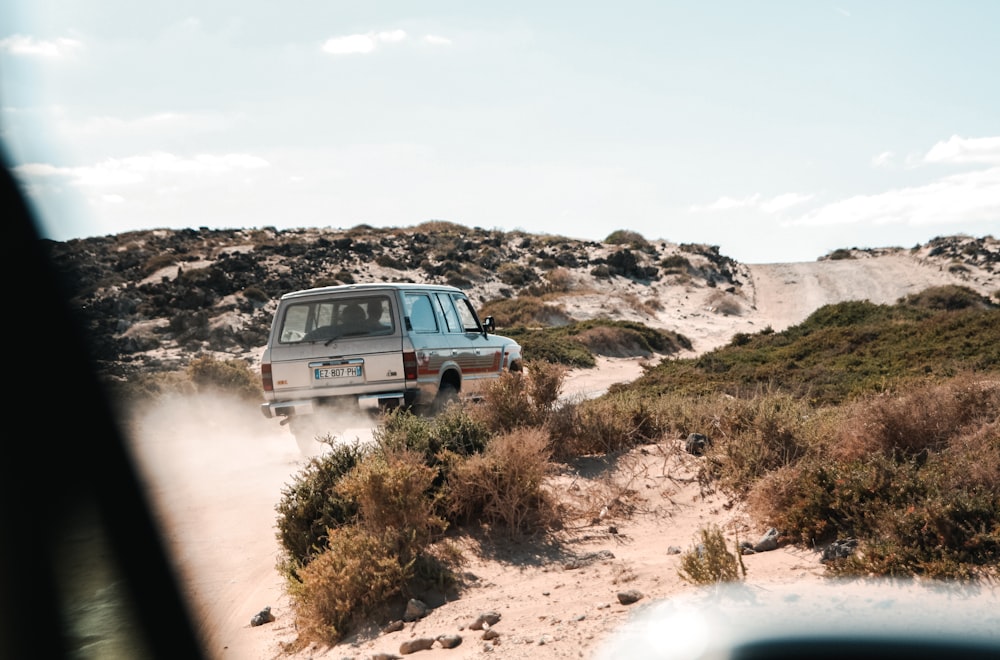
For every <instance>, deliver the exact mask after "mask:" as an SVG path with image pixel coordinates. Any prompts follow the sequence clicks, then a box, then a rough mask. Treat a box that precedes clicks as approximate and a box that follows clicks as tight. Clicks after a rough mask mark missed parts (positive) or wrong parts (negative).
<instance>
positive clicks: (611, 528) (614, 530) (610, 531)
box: [608, 525, 618, 536]
mask: <svg viewBox="0 0 1000 660" xmlns="http://www.w3.org/2000/svg"><path fill="white" fill-rule="evenodd" d="M608 534H613V535H615V536H617V535H618V528H617V527H615V526H614V525H610V526H609V527H608Z"/></svg>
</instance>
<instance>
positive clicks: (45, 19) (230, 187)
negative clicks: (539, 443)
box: [0, 0, 1000, 263]
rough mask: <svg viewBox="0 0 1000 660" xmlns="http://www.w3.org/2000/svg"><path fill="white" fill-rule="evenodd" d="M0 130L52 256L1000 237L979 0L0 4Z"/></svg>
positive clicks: (994, 62)
mask: <svg viewBox="0 0 1000 660" xmlns="http://www.w3.org/2000/svg"><path fill="white" fill-rule="evenodd" d="M0 21H2V23H0V76H2V78H0V94H2V96H0V103H2V115H0V119H2V129H0V130H2V138H3V142H4V145H5V148H6V151H7V158H8V162H9V164H10V165H11V166H12V168H13V171H14V173H15V176H16V177H17V178H18V180H19V181H20V182H21V183H22V185H23V186H24V188H25V190H26V191H27V193H28V195H29V199H30V200H31V202H32V204H33V205H34V207H35V208H36V209H37V210H38V212H39V215H40V217H41V219H42V222H43V225H44V231H45V233H46V234H47V235H49V236H50V237H52V238H55V239H58V240H65V239H68V238H73V237H83V236H94V235H103V234H109V233H118V232H121V231H127V230H131V229H145V228H155V227H175V228H176V227H200V226H208V227H214V228H235V227H262V226H275V227H279V228H288V227H304V226H319V227H344V228H347V227H351V226H354V225H357V224H361V223H368V224H371V225H375V226H397V227H402V226H411V225H415V224H418V223H421V222H424V221H426V220H430V219H443V220H449V221H452V222H457V223H460V224H463V225H467V226H470V227H473V226H474V227H483V228H499V229H505V230H512V229H523V230H526V231H530V232H539V233H548V234H560V235H565V236H569V237H573V238H584V239H601V238H604V237H605V236H607V235H608V234H609V233H611V232H612V231H614V230H615V229H632V230H635V231H638V232H640V233H642V234H643V235H644V236H646V237H647V238H650V239H665V240H668V241H672V242H678V243H679V242H697V243H709V244H713V245H718V246H720V249H721V251H722V253H723V254H725V255H728V256H731V257H733V258H735V259H737V260H740V261H744V262H750V263H754V262H769V261H809V260H813V259H815V258H817V257H819V256H821V255H823V254H826V253H828V252H829V251H831V250H833V249H836V248H839V247H855V246H857V247H881V246H903V247H910V246H912V245H914V244H916V243H922V242H926V241H927V240H930V239H931V238H933V237H935V236H939V235H945V234H956V233H964V234H971V235H974V236H983V235H986V234H992V235H994V236H1000V82H998V81H1000V36H998V35H1000V2H994V1H992V0H982V1H976V2H973V1H965V2H962V1H958V2H914V1H896V2H879V1H866V2H849V1H839V0H837V1H834V2H812V1H786V2H736V1H730V2H722V1H715V2H712V1H706V2H669V1H661V2H635V1H630V0H624V1H620V2H615V3H609V2H608V3H589V2H548V3H546V2H538V1H535V2H520V1H511V2H505V3H473V2H468V1H464V2H463V1H458V0H456V1H453V2H434V1H429V2H412V1H410V2H403V1H396V2H373V1H359V0H355V1H353V2H340V1H334V0H323V1H321V0H289V1H288V2H283V3H278V2H273V1H270V0H268V1H263V0H241V1H240V2H236V1H231V0H226V1H222V2H218V1H215V2H213V1H211V0H205V1H198V2H193V1H190V0H171V2H162V3H152V2H132V1H127V0H77V1H74V2H67V1H66V0H13V1H12V2H7V3H5V4H4V8H3V9H0Z"/></svg>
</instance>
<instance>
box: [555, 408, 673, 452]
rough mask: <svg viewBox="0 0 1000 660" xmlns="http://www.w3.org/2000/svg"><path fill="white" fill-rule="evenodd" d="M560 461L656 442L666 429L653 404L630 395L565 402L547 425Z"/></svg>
mask: <svg viewBox="0 0 1000 660" xmlns="http://www.w3.org/2000/svg"><path fill="white" fill-rule="evenodd" d="M547 427H548V429H549V433H550V434H551V436H552V443H553V447H554V448H555V452H556V455H557V456H558V457H559V458H560V459H565V458H572V457H576V456H589V455H594V454H608V453H612V452H616V451H621V450H624V449H629V448H631V447H635V446H636V445H640V444H649V443H655V442H657V441H658V440H659V439H660V438H661V437H662V435H663V433H664V431H665V429H666V428H667V425H666V421H665V420H664V419H662V418H661V417H660V415H659V414H658V409H657V407H656V406H655V404H654V402H651V401H649V400H648V399H646V398H644V397H642V396H640V395H638V394H635V393H631V392H613V393H609V394H607V395H605V396H603V397H600V398H598V399H589V400H586V401H581V402H578V403H577V402H569V403H566V404H564V405H562V406H559V407H558V408H556V409H554V410H553V411H552V414H551V415H550V416H549V420H548V423H547Z"/></svg>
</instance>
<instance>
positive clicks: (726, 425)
mask: <svg viewBox="0 0 1000 660" xmlns="http://www.w3.org/2000/svg"><path fill="white" fill-rule="evenodd" d="M813 419H815V418H813V410H812V409H811V408H810V407H809V406H808V405H807V404H806V403H804V402H803V401H802V400H801V399H798V398H796V397H793V396H791V395H788V394H780V393H761V394H758V395H756V396H754V397H751V398H749V399H735V398H730V399H724V400H723V402H722V407H721V409H720V410H719V412H718V414H717V415H716V416H715V417H714V418H713V420H712V429H711V431H710V432H709V433H706V435H707V436H708V437H709V439H710V440H711V444H710V448H709V450H708V452H707V455H708V457H709V459H710V463H711V465H712V468H711V471H712V476H713V477H715V478H716V479H718V480H719V482H720V485H721V486H722V487H723V488H725V489H726V490H727V491H729V492H732V493H744V494H745V493H746V492H747V491H748V490H749V489H750V488H751V487H752V486H753V485H754V483H755V482H756V481H757V480H758V479H760V478H761V477H763V476H764V475H766V474H767V473H769V472H772V471H774V470H777V469H779V468H781V467H783V466H785V465H789V464H792V463H794V462H795V461H797V460H798V459H799V458H801V457H802V456H803V455H805V453H806V452H807V450H808V449H809V446H810V442H809V438H810V437H811V436H812V433H810V427H809V421H810V420H813Z"/></svg>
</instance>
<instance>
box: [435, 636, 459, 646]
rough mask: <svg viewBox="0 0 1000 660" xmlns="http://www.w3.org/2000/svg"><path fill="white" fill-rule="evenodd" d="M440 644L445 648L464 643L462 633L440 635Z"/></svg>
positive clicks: (438, 639)
mask: <svg viewBox="0 0 1000 660" xmlns="http://www.w3.org/2000/svg"><path fill="white" fill-rule="evenodd" d="M437 641H438V644H440V645H441V648H443V649H453V648H455V647H456V646H458V645H459V644H461V643H462V636H461V635H440V636H438V638H437Z"/></svg>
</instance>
